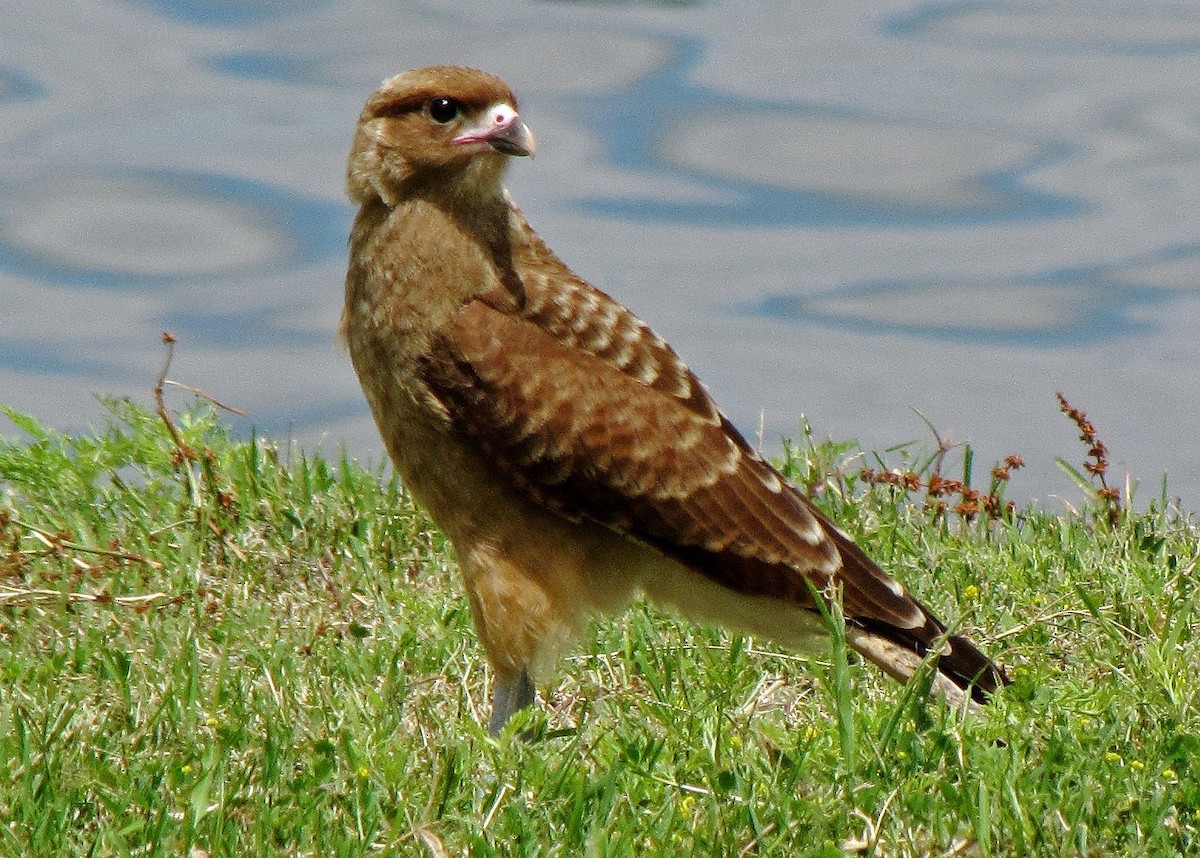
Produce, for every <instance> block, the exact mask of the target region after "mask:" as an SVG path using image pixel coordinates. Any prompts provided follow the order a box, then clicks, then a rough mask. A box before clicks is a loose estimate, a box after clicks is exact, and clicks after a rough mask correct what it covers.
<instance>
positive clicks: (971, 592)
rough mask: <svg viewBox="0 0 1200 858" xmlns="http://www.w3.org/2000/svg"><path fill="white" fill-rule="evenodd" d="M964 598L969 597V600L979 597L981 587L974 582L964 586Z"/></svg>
mask: <svg viewBox="0 0 1200 858" xmlns="http://www.w3.org/2000/svg"><path fill="white" fill-rule="evenodd" d="M963 598H964V599H967V600H968V601H969V600H971V599H977V598H979V588H978V587H976V586H975V585H974V584H968V585H967V586H965V587H963Z"/></svg>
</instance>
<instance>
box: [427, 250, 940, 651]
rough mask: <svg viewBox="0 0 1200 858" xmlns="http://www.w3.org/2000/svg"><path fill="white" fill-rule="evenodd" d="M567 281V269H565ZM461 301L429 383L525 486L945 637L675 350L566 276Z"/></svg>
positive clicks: (738, 569)
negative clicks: (752, 442)
mask: <svg viewBox="0 0 1200 858" xmlns="http://www.w3.org/2000/svg"><path fill="white" fill-rule="evenodd" d="M563 270H564V271H565V267H564V268H563ZM521 277H522V280H523V282H524V286H525V294H524V295H521V296H518V297H514V296H513V295H512V294H511V292H504V291H503V290H497V292H496V293H495V294H492V295H488V296H484V297H483V298H482V299H477V300H475V301H472V302H470V303H468V304H465V305H464V306H463V307H462V308H461V310H460V311H459V312H458V314H457V315H456V316H455V317H454V319H453V320H452V321H451V323H450V324H448V325H447V326H445V327H443V328H442V329H441V331H440V332H439V333H438V334H437V335H436V336H435V338H434V341H433V342H432V344H431V345H432V347H431V348H430V350H429V351H428V353H427V356H426V358H425V359H424V360H423V362H422V364H421V368H420V373H421V375H422V378H423V380H424V382H425V384H427V385H428V387H429V389H430V392H431V393H433V395H434V396H436V397H437V399H438V400H440V402H441V403H442V404H443V406H444V407H445V409H446V412H447V414H448V415H449V418H450V420H451V421H452V422H453V424H454V425H455V426H456V428H457V430H458V431H461V432H463V433H465V434H466V435H468V436H470V437H471V438H472V439H473V440H474V442H475V443H477V444H478V445H479V446H480V447H481V448H482V449H483V450H484V451H485V452H486V453H487V455H488V456H489V457H490V458H491V459H492V460H493V461H494V462H495V463H496V464H497V466H498V467H499V468H501V469H502V470H503V471H504V472H506V473H507V474H508V475H509V476H510V477H511V478H512V480H513V481H514V482H515V483H516V484H517V485H519V486H520V487H521V488H522V489H523V490H524V491H526V492H527V493H528V494H529V495H531V496H532V497H533V498H535V499H536V500H537V501H539V502H540V503H542V504H545V505H547V506H550V507H552V508H554V509H556V510H558V511H560V512H561V513H562V514H564V515H566V516H568V517H574V518H577V519H579V518H586V519H591V520H594V521H597V522H600V523H602V524H604V525H607V526H608V527H610V528H612V529H614V530H616V531H618V532H621V533H624V534H627V535H629V536H631V537H633V538H634V539H637V540H640V541H642V542H644V543H647V544H649V545H651V546H653V547H654V548H656V549H658V550H659V551H661V552H662V553H663V554H665V555H667V556H669V557H672V558H674V559H676V560H678V561H680V562H682V563H683V564H685V565H687V566H688V567H689V568H692V569H694V570H696V571H698V572H700V573H702V574H704V575H706V576H709V577H710V578H712V579H714V580H716V581H718V582H719V583H721V584H722V585H724V586H726V587H728V588H730V589H731V590H734V591H737V592H740V593H744V594H747V595H763V596H771V597H774V598H778V599H783V600H786V601H788V602H792V603H794V604H797V605H800V606H805V607H812V606H814V600H813V596H812V588H814V587H815V588H816V589H817V590H818V591H824V592H832V590H833V588H834V587H840V588H841V591H842V600H843V610H844V611H845V614H846V616H847V617H850V618H861V619H862V620H863V621H866V622H867V623H869V624H876V625H879V626H881V627H890V628H894V629H897V630H911V631H912V632H913V633H914V634H915V635H916V637H917V639H918V640H919V641H921V642H922V643H928V642H929V640H931V639H932V638H933V637H936V636H937V635H938V634H939V633H940V632H941V626H940V625H939V624H937V621H936V620H933V619H932V618H931V617H930V616H929V614H928V612H926V611H925V610H924V609H923V608H922V607H921V606H920V604H919V603H917V602H916V601H915V600H913V599H912V598H911V597H909V596H908V595H907V594H905V592H904V590H903V589H902V588H901V587H900V586H899V584H897V583H896V582H894V581H893V580H892V579H890V578H889V577H888V576H887V575H885V574H884V573H883V572H882V571H881V570H880V569H879V568H878V567H877V566H875V564H874V563H872V562H871V561H870V560H869V559H867V557H866V556H865V555H864V554H863V553H862V552H861V551H860V550H859V549H858V548H857V547H856V546H854V544H853V543H852V542H851V541H850V540H849V539H847V538H845V537H844V536H843V535H842V534H841V533H840V532H839V531H838V530H837V528H836V527H834V526H833V525H832V524H830V523H829V522H828V521H827V520H826V519H825V518H824V517H823V516H821V514H820V513H819V512H818V511H817V510H816V509H815V508H814V507H812V505H811V504H810V503H809V502H808V501H807V499H806V498H804V497H803V496H802V495H801V494H800V493H799V492H798V491H796V490H795V489H793V488H792V487H791V486H789V485H788V484H787V483H786V482H785V481H784V480H783V478H782V477H781V476H780V475H779V473H778V472H777V471H775V470H774V469H773V468H772V467H771V466H770V465H769V464H767V463H766V462H764V461H763V460H762V459H761V458H760V457H759V456H758V455H757V454H756V453H755V452H754V451H753V450H752V449H751V448H750V446H749V445H748V444H747V443H746V442H745V440H744V439H743V438H742V436H741V435H740V434H739V433H738V432H737V430H736V429H734V427H733V426H732V425H731V424H730V423H729V421H728V420H727V419H726V418H725V417H724V416H723V415H722V414H721V413H720V411H719V410H718V409H717V407H716V405H715V404H714V403H713V401H712V398H711V397H710V396H709V395H708V393H707V392H706V391H705V390H704V388H703V387H702V386H701V384H700V382H699V381H698V380H697V379H696V377H695V376H694V375H693V374H692V373H691V372H690V371H689V370H688V368H687V367H686V366H685V365H684V364H683V362H682V361H680V359H679V358H678V357H677V356H676V355H675V353H674V352H673V351H672V350H671V349H670V347H669V346H668V345H667V344H666V343H665V342H664V341H663V340H662V339H661V337H659V336H658V335H656V334H654V333H653V332H652V331H650V330H649V328H647V327H646V325H645V324H644V323H643V322H641V321H640V320H639V319H637V318H636V317H635V316H634V315H633V314H632V313H631V312H630V311H628V310H627V309H625V308H624V307H623V306H622V305H621V304H619V303H618V302H616V301H614V300H613V299H611V298H609V297H608V296H607V295H604V294H603V293H601V292H599V291H597V290H595V289H593V288H592V287H590V286H588V285H587V284H586V283H583V281H580V280H578V279H577V278H574V277H573V276H572V275H569V272H568V274H566V275H561V276H557V277H554V276H551V275H550V273H548V272H539V271H538V270H537V269H536V268H534V269H531V270H525V271H522V274H521Z"/></svg>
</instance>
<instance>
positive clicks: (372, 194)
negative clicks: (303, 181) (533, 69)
mask: <svg viewBox="0 0 1200 858" xmlns="http://www.w3.org/2000/svg"><path fill="white" fill-rule="evenodd" d="M535 148H536V144H535V142H534V139H533V132H532V131H530V130H529V126H527V125H526V124H525V122H524V121H523V120H522V119H521V117H520V116H519V115H518V114H517V100H516V98H515V97H514V96H513V94H512V90H510V89H509V88H508V86H507V85H506V84H505V83H504V81H502V80H500V79H499V78H498V77H495V76H494V75H490V74H488V73H487V72H482V71H479V70H477V69H469V68H463V67H461V66H431V67H429V68H420V69H413V70H412V71H407V72H404V73H403V74H400V75H397V76H396V77H394V78H391V79H390V80H387V81H384V83H383V85H382V86H381V87H380V88H379V89H378V90H376V91H375V93H374V94H373V95H372V96H371V97H370V98H369V99H367V103H366V105H365V106H364V107H363V112H362V115H361V116H359V119H358V127H357V129H356V130H355V132H354V144H353V146H352V147H351V150H350V160H349V163H348V165H347V179H346V188H347V192H348V193H349V195H350V198H351V199H352V200H353V201H354V202H356V203H365V202H368V201H370V200H372V199H373V198H379V199H381V200H382V201H383V202H384V203H386V204H387V205H389V206H391V205H395V204H396V203H397V202H399V201H400V200H402V199H404V198H405V197H407V196H409V195H411V194H413V193H415V192H417V191H419V189H420V188H422V187H423V186H427V185H434V184H436V185H437V186H438V187H439V189H441V190H446V191H451V192H453V193H455V194H456V195H463V196H466V197H474V196H481V197H484V198H490V197H494V196H495V195H497V194H499V193H500V178H501V174H502V173H503V172H504V166H505V164H506V163H507V161H508V157H509V156H510V155H532V154H533V153H534V150H535Z"/></svg>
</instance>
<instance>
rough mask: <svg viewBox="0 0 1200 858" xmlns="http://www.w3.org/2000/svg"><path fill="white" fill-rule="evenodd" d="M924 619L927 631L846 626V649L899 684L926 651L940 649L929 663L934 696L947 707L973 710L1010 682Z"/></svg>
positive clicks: (966, 642) (968, 647)
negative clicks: (940, 698)
mask: <svg viewBox="0 0 1200 858" xmlns="http://www.w3.org/2000/svg"><path fill="white" fill-rule="evenodd" d="M926 616H928V617H929V621H928V623H927V628H923V629H914V630H908V629H896V628H893V627H890V626H884V625H882V624H873V623H871V622H870V621H867V622H863V621H861V620H857V621H854V620H851V621H847V623H846V643H848V644H849V645H850V646H851V647H853V648H854V649H855V651H857V652H858V653H859V654H861V655H862V656H863V658H865V659H867V661H869V662H871V663H872V664H874V665H876V666H877V667H879V668H880V669H881V670H882V671H883V672H884V673H886V674H888V676H891V677H892V678H893V679H897V680H899V681H900V682H907V681H908V680H909V679H911V678H912V677H913V675H914V674H915V673H916V672H917V670H918V669H919V668H920V667H921V665H922V664H923V663H924V662H925V660H926V658H927V657H928V654H929V650H930V648H931V647H934V646H938V645H940V647H941V648H940V650H939V651H938V654H937V656H936V657H935V659H934V661H933V667H934V669H935V670H936V673H935V674H934V677H933V690H934V691H935V692H937V693H938V694H941V695H942V696H943V697H945V698H946V700H947V702H949V703H950V704H951V705H952V706H955V707H961V706H970V707H974V706H976V705H978V704H980V703H986V702H987V700H988V698H989V697H990V696H991V695H992V694H994V693H995V692H996V690H997V689H998V688H1000V686H1002V685H1008V684H1009V679H1008V676H1006V675H1005V673H1004V671H1003V670H1001V669H1000V668H999V667H997V666H996V665H995V664H994V663H992V661H991V659H989V658H988V657H987V656H986V655H984V654H983V653H982V652H980V651H979V649H978V647H976V646H975V644H973V643H971V642H970V641H969V640H967V639H966V638H965V637H963V636H961V635H947V634H945V629H944V628H943V627H942V625H941V623H938V622H937V620H935V619H933V617H932V616H931V615H929V614H928V612H926Z"/></svg>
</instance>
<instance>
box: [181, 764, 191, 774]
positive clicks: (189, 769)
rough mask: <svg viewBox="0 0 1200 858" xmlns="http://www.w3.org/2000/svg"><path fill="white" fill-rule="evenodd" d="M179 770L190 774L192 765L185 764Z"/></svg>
mask: <svg viewBox="0 0 1200 858" xmlns="http://www.w3.org/2000/svg"><path fill="white" fill-rule="evenodd" d="M179 771H181V772H183V773H184V774H185V775H190V774H191V773H192V767H191V766H190V765H186V764H185V765H184V766H183V768H181V769H180V770H179Z"/></svg>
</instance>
